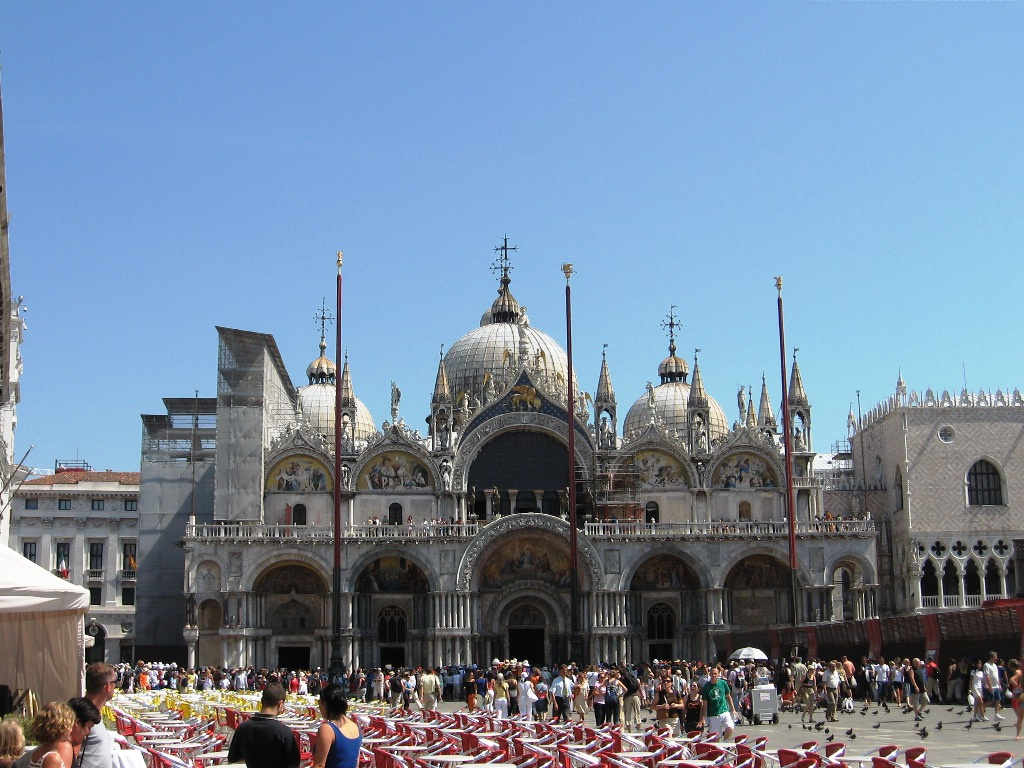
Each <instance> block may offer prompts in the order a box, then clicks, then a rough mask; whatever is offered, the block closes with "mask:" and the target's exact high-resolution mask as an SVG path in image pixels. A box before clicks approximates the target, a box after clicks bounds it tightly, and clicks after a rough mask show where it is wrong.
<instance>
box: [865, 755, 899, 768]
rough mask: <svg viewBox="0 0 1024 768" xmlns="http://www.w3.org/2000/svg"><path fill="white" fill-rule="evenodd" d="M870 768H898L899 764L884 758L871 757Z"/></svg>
mask: <svg viewBox="0 0 1024 768" xmlns="http://www.w3.org/2000/svg"><path fill="white" fill-rule="evenodd" d="M871 768H900V764H899V763H897V762H895V761H893V760H889V759H888V758H885V757H872V758H871Z"/></svg>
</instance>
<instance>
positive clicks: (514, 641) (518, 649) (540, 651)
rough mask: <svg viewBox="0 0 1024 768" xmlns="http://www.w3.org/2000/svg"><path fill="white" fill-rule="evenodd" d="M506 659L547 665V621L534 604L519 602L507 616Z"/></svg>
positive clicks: (534, 664) (542, 612)
mask: <svg viewBox="0 0 1024 768" xmlns="http://www.w3.org/2000/svg"><path fill="white" fill-rule="evenodd" d="M506 625H507V627H508V629H507V630H506V636H507V638H508V645H507V646H506V647H507V648H508V658H510V659H519V660H520V661H522V660H524V659H526V660H529V662H530V664H532V665H533V666H542V665H545V664H547V658H548V654H547V640H548V637H547V619H546V617H545V616H544V611H542V610H541V609H540V608H539V607H538V606H537V605H536V604H534V603H530V602H526V601H524V602H521V603H519V604H518V605H516V606H515V607H514V608H512V609H511V610H510V611H509V612H508V614H507V621H506Z"/></svg>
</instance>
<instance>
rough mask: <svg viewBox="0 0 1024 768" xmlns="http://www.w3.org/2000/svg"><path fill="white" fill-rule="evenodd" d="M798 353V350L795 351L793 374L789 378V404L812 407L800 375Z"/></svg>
mask: <svg viewBox="0 0 1024 768" xmlns="http://www.w3.org/2000/svg"><path fill="white" fill-rule="evenodd" d="M798 351H799V350H798V349H794V350H793V372H792V373H791V374H790V377H789V404H790V405H810V403H809V402H808V401H807V392H806V391H804V380H803V377H802V376H801V375H800V366H799V365H798V364H797V362H796V353H797V352H798Z"/></svg>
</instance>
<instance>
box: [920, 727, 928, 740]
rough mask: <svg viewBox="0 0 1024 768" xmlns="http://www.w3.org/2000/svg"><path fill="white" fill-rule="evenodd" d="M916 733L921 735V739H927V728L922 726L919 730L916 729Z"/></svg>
mask: <svg viewBox="0 0 1024 768" xmlns="http://www.w3.org/2000/svg"><path fill="white" fill-rule="evenodd" d="M918 734H919V735H920V736H921V738H922V739H927V738H928V729H927V728H922V729H921V730H920V731H918Z"/></svg>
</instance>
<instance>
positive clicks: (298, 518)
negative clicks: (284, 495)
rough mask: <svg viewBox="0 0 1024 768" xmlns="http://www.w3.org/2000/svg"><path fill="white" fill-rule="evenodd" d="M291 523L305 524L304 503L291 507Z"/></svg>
mask: <svg viewBox="0 0 1024 768" xmlns="http://www.w3.org/2000/svg"><path fill="white" fill-rule="evenodd" d="M292 523H293V524H295V525H306V505H305V504H296V505H295V506H294V507H293V508H292Z"/></svg>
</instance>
